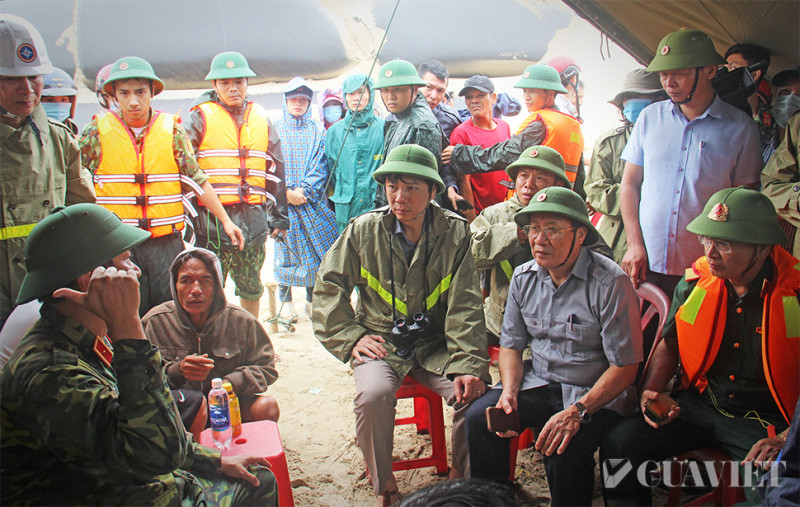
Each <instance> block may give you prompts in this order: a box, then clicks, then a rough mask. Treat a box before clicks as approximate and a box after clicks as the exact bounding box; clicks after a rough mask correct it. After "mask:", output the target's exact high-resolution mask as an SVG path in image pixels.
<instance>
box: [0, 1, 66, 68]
mask: <svg viewBox="0 0 800 507" xmlns="http://www.w3.org/2000/svg"><path fill="white" fill-rule="evenodd" d="M51 72H53V66H52V65H50V59H49V58H48V57H47V48H46V47H45V45H44V40H42V36H41V35H40V34H39V31H38V30H37V29H36V28H34V27H33V25H31V24H30V23H28V21H26V20H25V19H23V18H21V17H19V16H14V15H13V14H6V13H0V76H42V75H45V74H50V73H51Z"/></svg>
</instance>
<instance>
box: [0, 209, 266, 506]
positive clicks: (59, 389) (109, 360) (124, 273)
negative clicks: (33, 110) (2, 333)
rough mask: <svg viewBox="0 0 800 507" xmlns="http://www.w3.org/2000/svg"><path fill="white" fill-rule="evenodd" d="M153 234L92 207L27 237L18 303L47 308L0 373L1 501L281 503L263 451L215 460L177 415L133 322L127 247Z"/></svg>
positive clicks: (52, 220) (56, 218) (134, 291)
mask: <svg viewBox="0 0 800 507" xmlns="http://www.w3.org/2000/svg"><path fill="white" fill-rule="evenodd" d="M149 237H150V233H149V232H147V231H143V230H141V229H139V228H136V227H132V226H129V225H126V224H124V223H123V222H122V221H121V220H120V219H119V217H117V216H116V215H114V214H113V213H111V212H110V211H108V210H107V209H104V208H103V207H101V206H98V205H96V204H75V205H73V206H69V207H67V208H63V209H61V210H57V211H55V213H53V214H51V215H50V216H48V217H47V218H45V219H43V220H42V221H41V222H40V223H39V224H37V226H36V227H34V229H33V231H31V233H30V236H29V237H28V240H27V242H26V245H25V263H26V266H27V274H26V275H25V279H24V280H23V282H22V287H21V289H20V293H19V296H18V297H17V301H18V303H20V304H22V303H26V302H28V301H31V300H33V299H39V300H40V301H43V303H42V309H41V319H40V320H39V321H38V322H37V323H36V324H35V325H34V326H33V327H32V328H31V330H30V331H29V332H28V334H27V335H26V336H25V338H23V340H22V341H21V342H20V344H19V346H18V347H17V348H16V350H15V352H14V355H13V356H12V357H11V360H10V361H9V363H8V364H7V365H6V367H5V368H3V370H2V373H0V393H2V395H0V414H2V417H0V435H2V437H0V459H2V462H3V470H2V482H1V483H0V484H1V485H0V501H2V503H3V504H4V505H12V504H24V503H30V504H37V505H84V504H92V505H112V504H113V505H117V504H141V505H151V504H163V505H178V504H181V503H182V502H186V503H189V504H191V505H197V503H198V502H202V501H203V500H205V501H206V502H208V503H210V504H214V505H219V504H221V503H222V502H223V501H228V502H231V503H233V504H234V505H236V504H243V503H246V504H248V505H253V504H256V505H262V504H263V505H275V504H276V503H277V502H276V499H277V494H276V487H275V478H274V476H273V475H272V473H271V472H270V471H269V470H268V469H267V467H268V463H267V461H266V460H265V459H264V458H262V457H254V456H225V457H221V456H220V452H219V451H217V450H212V449H208V448H205V447H201V446H200V445H198V444H196V443H194V442H193V441H192V440H191V435H189V434H188V433H187V432H186V430H185V428H184V426H183V424H182V423H181V419H180V416H179V414H178V411H177V408H176V407H175V403H174V401H173V398H172V395H171V394H170V391H169V389H168V387H167V385H166V382H165V374H164V369H163V368H164V367H163V362H162V358H161V353H160V352H159V350H158V348H156V347H154V346H153V345H152V344H151V343H150V342H149V341H148V340H147V339H146V336H145V333H144V330H143V329H142V324H141V322H140V321H139V314H138V309H139V288H138V285H139V284H138V282H137V278H138V276H139V273H140V272H139V269H138V268H137V267H136V265H135V264H133V263H132V262H131V258H130V249H131V248H134V247H135V246H136V245H139V244H141V243H142V242H143V241H146V240H147V239H148V238H149ZM231 479H232V480H231ZM242 479H244V480H245V481H244V482H243V481H242ZM234 480H235V482H234ZM248 502H249V503H248Z"/></svg>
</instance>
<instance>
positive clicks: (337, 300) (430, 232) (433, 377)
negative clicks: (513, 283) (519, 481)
mask: <svg viewBox="0 0 800 507" xmlns="http://www.w3.org/2000/svg"><path fill="white" fill-rule="evenodd" d="M436 168H437V165H436V159H435V157H434V156H433V155H432V154H431V153H430V152H429V151H428V150H426V149H425V148H422V147H420V146H417V145H401V146H398V147H397V148H394V149H393V150H392V151H391V152H389V154H388V155H387V157H386V161H385V162H384V164H383V165H382V166H381V167H380V168H378V169H377V170H376V171H375V173H374V174H373V178H375V180H376V181H377V182H378V183H380V184H381V185H384V186H385V191H386V198H387V200H388V202H389V205H388V206H384V207H382V208H378V209H376V210H373V211H370V212H367V213H364V214H363V215H361V216H359V217H357V218H355V219H353V220H351V222H350V225H348V227H347V229H345V231H344V232H343V233H342V234H341V236H339V239H337V240H336V242H335V243H334V244H333V246H332V247H331V248H330V250H328V253H327V254H326V255H325V258H324V259H323V261H322V265H321V266H320V268H319V271H318V273H317V281H316V285H315V286H314V307H313V311H312V321H313V324H314V332H315V334H316V336H317V338H318V339H319V340H320V342H322V344H323V345H324V346H325V347H326V348H327V349H328V351H330V352H331V353H332V354H333V355H334V356H336V357H337V358H339V359H340V360H341V361H343V362H347V361H352V367H353V374H354V377H355V382H356V398H355V413H356V436H357V438H358V444H359V446H360V447H361V451H362V452H363V454H364V459H365V461H366V463H367V468H368V470H369V477H370V480H371V481H372V485H373V487H374V488H375V494H376V495H378V500H379V501H380V502H382V503H385V504H387V505H388V504H390V503H393V502H394V501H395V500H396V499H397V495H398V488H397V483H396V482H395V479H394V476H393V474H392V441H393V433H394V419H395V406H396V405H397V399H396V398H395V392H396V391H397V389H398V388H399V387H400V384H402V382H403V379H404V378H405V377H406V375H410V376H411V377H412V378H413V379H414V380H416V381H417V382H419V383H420V384H423V385H425V386H427V387H429V388H430V389H432V390H433V391H435V392H437V393H438V394H440V395H441V396H442V397H443V398H444V399H445V400H446V401H447V403H448V405H452V406H453V407H454V409H455V414H454V416H453V443H452V450H453V469H452V470H451V474H450V475H451V477H456V476H459V475H460V474H463V473H465V472H466V466H467V461H468V459H467V448H466V439H465V434H464V413H465V411H466V408H467V406H468V405H469V403H470V402H472V401H473V400H475V399H477V398H478V397H480V396H481V395H482V394H483V393H484V392H485V390H486V382H489V381H490V380H491V378H490V376H489V361H488V356H487V352H486V326H485V323H484V316H483V305H482V297H481V291H480V285H479V282H478V274H477V270H476V269H475V263H474V261H473V260H472V254H471V253H470V234H469V224H468V223H467V221H466V220H465V219H463V218H462V217H460V216H458V215H457V214H455V213H452V212H450V211H447V210H444V209H442V208H440V207H439V206H438V205H436V204H435V203H433V202H431V201H432V199H433V198H434V197H435V196H436V194H437V192H440V191H443V190H444V184H443V182H442V179H441V178H440V177H439V174H438V172H437V170H436ZM353 289H356V290H357V294H358V303H357V304H356V309H355V311H354V309H353V307H352V306H351V303H350V297H351V294H352V292H353Z"/></svg>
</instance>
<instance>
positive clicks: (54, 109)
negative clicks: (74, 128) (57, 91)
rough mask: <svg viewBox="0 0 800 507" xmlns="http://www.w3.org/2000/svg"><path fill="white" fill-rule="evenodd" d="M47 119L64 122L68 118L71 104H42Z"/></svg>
mask: <svg viewBox="0 0 800 507" xmlns="http://www.w3.org/2000/svg"><path fill="white" fill-rule="evenodd" d="M42 107H44V110H45V112H46V113H47V117H48V118H50V119H51V120H55V121H64V120H66V119H67V118H69V112H70V110H71V109H72V104H70V103H69V102H42Z"/></svg>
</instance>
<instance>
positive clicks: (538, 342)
mask: <svg viewBox="0 0 800 507" xmlns="http://www.w3.org/2000/svg"><path fill="white" fill-rule="evenodd" d="M522 320H523V321H524V322H525V330H526V331H527V332H528V335H529V336H530V338H531V341H530V346H531V352H533V354H534V355H536V353H537V352H544V351H545V349H546V348H547V347H548V346H549V345H550V336H549V334H550V333H549V329H550V322H551V320H550V316H548V315H535V314H527V313H524V312H523V313H522Z"/></svg>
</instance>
